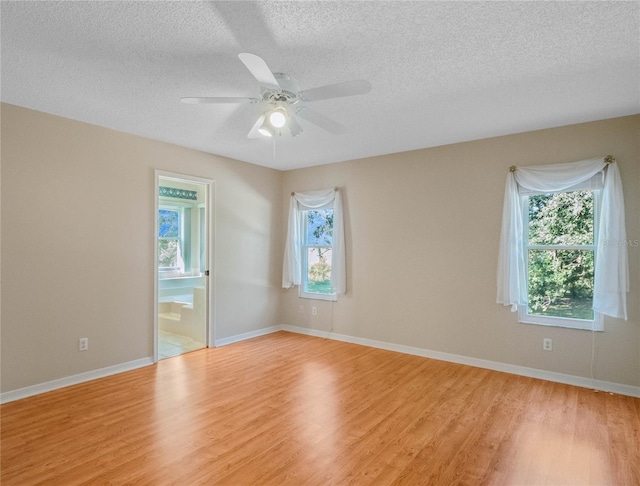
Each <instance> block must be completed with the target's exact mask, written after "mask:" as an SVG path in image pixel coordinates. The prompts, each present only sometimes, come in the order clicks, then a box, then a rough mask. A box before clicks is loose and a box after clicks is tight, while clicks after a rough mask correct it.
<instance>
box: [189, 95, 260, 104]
mask: <svg viewBox="0 0 640 486" xmlns="http://www.w3.org/2000/svg"><path fill="white" fill-rule="evenodd" d="M180 101H182V102H183V103H189V104H195V105H200V104H205V103H254V102H256V101H260V100H259V99H258V98H239V97H225V96H214V97H202V98H180Z"/></svg>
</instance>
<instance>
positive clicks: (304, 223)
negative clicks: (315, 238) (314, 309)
mask: <svg viewBox="0 0 640 486" xmlns="http://www.w3.org/2000/svg"><path fill="white" fill-rule="evenodd" d="M323 210H331V211H334V215H335V210H334V208H333V205H331V206H328V207H322V208H317V209H303V210H300V228H301V230H302V231H301V236H302V242H301V243H300V253H301V255H300V271H301V276H300V285H299V286H298V296H299V297H300V298H303V299H315V300H328V301H334V302H335V301H337V300H338V294H337V293H336V292H335V291H334V290H333V286H332V287H331V290H332V292H331V293H321V292H309V291H308V290H306V289H307V284H308V282H309V256H308V255H309V249H310V248H329V249H331V252H332V256H333V238H332V241H331V245H310V244H308V241H307V234H308V225H309V221H308V218H307V214H308V213H309V211H323Z"/></svg>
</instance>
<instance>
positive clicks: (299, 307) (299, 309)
mask: <svg viewBox="0 0 640 486" xmlns="http://www.w3.org/2000/svg"><path fill="white" fill-rule="evenodd" d="M298 312H299V313H300V314H302V313H303V312H304V306H302V305H299V306H298Z"/></svg>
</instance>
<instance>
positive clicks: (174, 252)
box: [158, 240, 178, 268]
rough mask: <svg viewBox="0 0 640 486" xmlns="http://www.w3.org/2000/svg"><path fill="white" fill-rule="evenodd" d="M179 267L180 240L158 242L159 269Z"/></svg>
mask: <svg viewBox="0 0 640 486" xmlns="http://www.w3.org/2000/svg"><path fill="white" fill-rule="evenodd" d="M177 266H178V240H159V241H158V267H160V268H167V267H170V268H175V267H177Z"/></svg>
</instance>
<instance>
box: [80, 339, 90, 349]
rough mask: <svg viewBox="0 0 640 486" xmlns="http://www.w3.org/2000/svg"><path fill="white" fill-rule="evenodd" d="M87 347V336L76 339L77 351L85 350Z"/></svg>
mask: <svg viewBox="0 0 640 486" xmlns="http://www.w3.org/2000/svg"><path fill="white" fill-rule="evenodd" d="M87 349H89V338H80V339H79V340H78V351H86V350H87Z"/></svg>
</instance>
